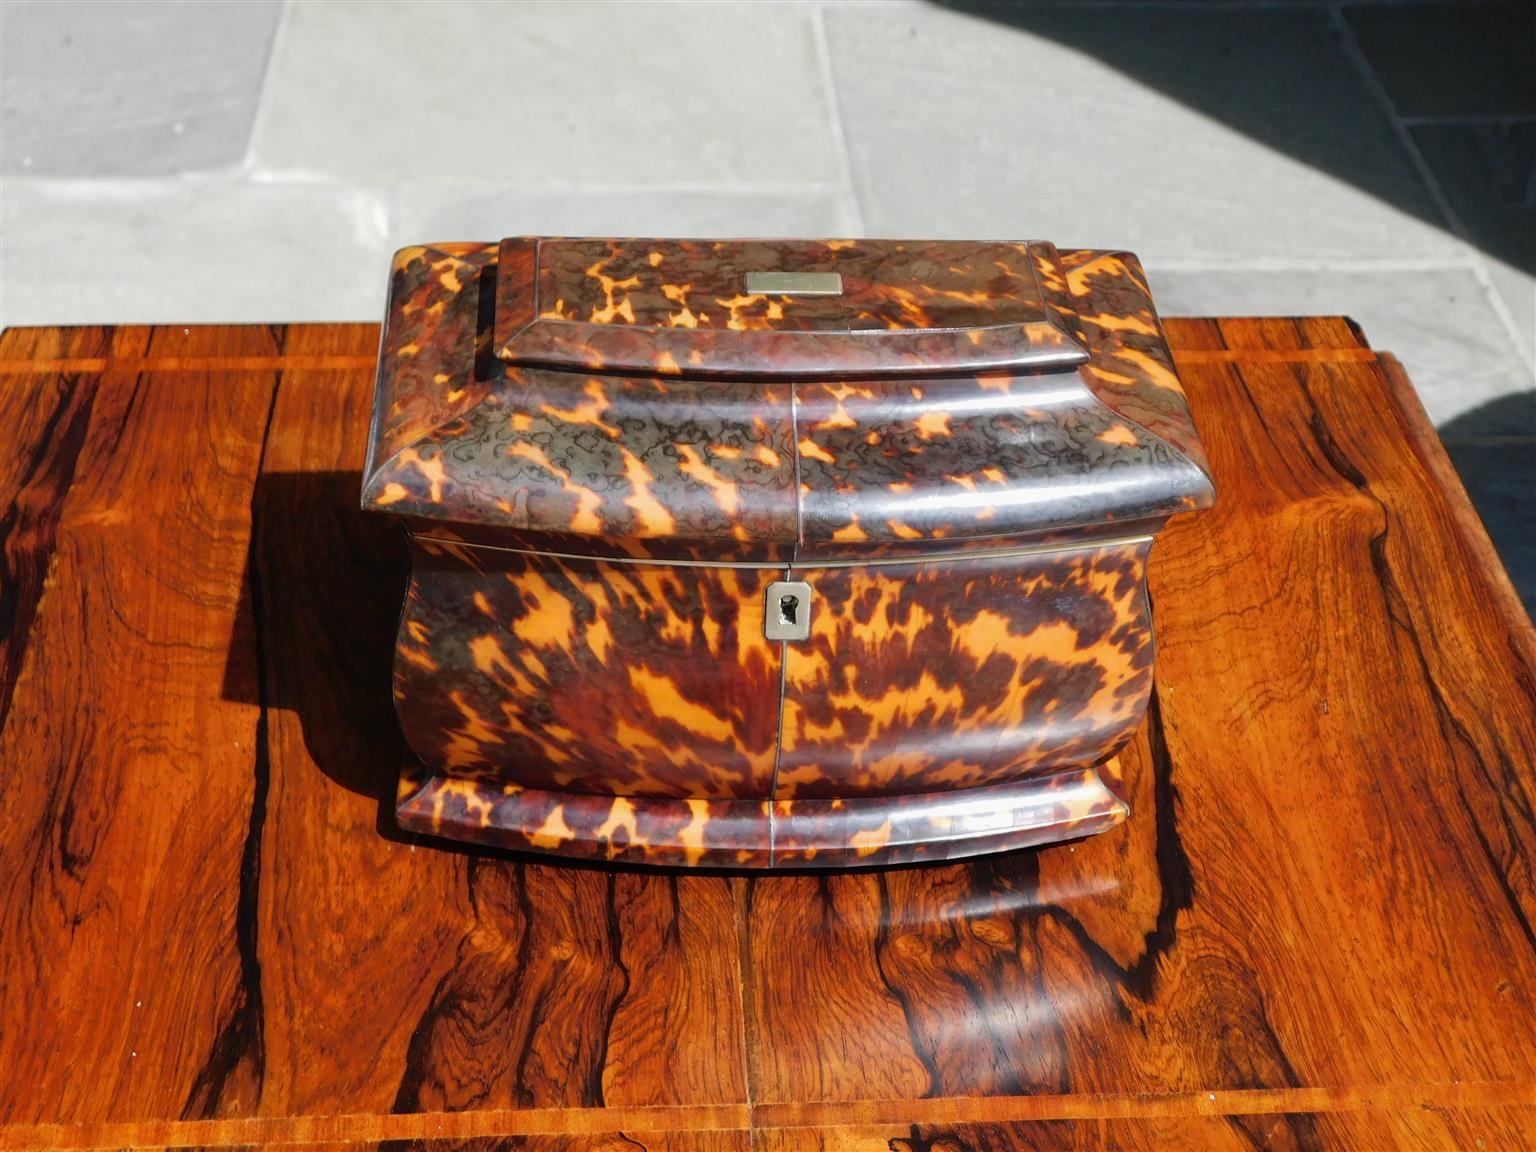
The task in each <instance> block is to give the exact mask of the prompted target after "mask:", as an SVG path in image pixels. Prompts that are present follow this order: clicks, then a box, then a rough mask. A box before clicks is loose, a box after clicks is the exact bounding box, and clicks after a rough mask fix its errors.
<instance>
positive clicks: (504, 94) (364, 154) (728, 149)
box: [253, 0, 841, 186]
mask: <svg viewBox="0 0 1536 1152" xmlns="http://www.w3.org/2000/svg"><path fill="white" fill-rule="evenodd" d="M815 16H816V14H815V11H814V9H813V8H811V7H810V6H809V5H801V4H778V3H767V2H762V3H757V2H754V3H751V4H718V5H716V4H669V3H653V2H646V0H640V2H633V3H622V4H575V3H559V2H557V3H520V4H488V3H455V2H438V0H431V2H405V0H399V2H371V3H357V2H354V3H304V4H296V5H294V6H293V8H292V9H291V12H290V15H289V19H288V23H287V26H286V27H285V28H284V32H283V36H282V37H281V40H280V42H279V44H278V47H277V50H276V52H275V53H274V56H273V64H272V74H271V76H270V78H269V81H268V94H267V100H266V104H265V106H264V108H263V112H262V116H261V118H260V122H259V124H258V127H257V132H256V139H255V144H254V152H253V155H254V160H255V163H256V164H257V166H258V168H260V169H262V170H270V171H274V172H280V173H299V174H304V175H310V176H326V175H330V176H335V177H339V178H342V179H347V180H357V181H360V182H363V183H399V182H405V181H422V180H431V179H439V178H440V179H444V180H476V179H480V180H488V181H492V182H494V183H498V184H508V185H510V184H519V185H530V186H540V185H544V186H548V185H551V184H555V185H565V186H573V185H575V186H587V185H590V184H624V185H629V186H637V185H645V184H678V183H685V184H687V183H696V184H709V185H716V184H718V185H733V184H742V183H749V182H750V183H758V184H773V185H779V184H799V183H831V182H835V181H836V180H837V179H839V173H840V171H841V168H840V163H839V159H838V154H837V151H836V148H835V145H834V133H833V129H832V118H831V112H830V105H829V102H828V96H827V92H826V90H825V85H824V84H823V79H822V76H823V66H822V63H821V57H820V56H819V55H818V51H817V47H816V35H815Z"/></svg>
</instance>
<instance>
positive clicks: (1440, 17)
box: [1345, 3, 1536, 117]
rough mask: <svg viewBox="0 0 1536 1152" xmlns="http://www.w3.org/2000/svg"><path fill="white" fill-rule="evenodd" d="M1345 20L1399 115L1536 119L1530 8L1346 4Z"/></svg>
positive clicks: (1534, 9)
mask: <svg viewBox="0 0 1536 1152" xmlns="http://www.w3.org/2000/svg"><path fill="white" fill-rule="evenodd" d="M1345 19H1346V20H1348V21H1349V27H1350V30H1351V31H1352V32H1353V33H1354V35H1355V39H1356V41H1357V42H1358V43H1359V45H1360V48H1361V50H1362V51H1363V52H1364V53H1365V58H1366V60H1367V61H1369V62H1370V65H1371V68H1372V69H1373V70H1374V71H1375V73H1376V77H1377V79H1379V80H1380V81H1381V83H1382V87H1384V88H1385V89H1386V90H1387V95H1388V96H1390V97H1391V99H1392V103H1393V105H1394V106H1395V107H1396V108H1397V111H1398V113H1399V114H1400V115H1402V116H1410V117H1419V116H1429V117H1433V116H1529V115H1536V5H1532V4H1530V3H1518V4H1391V5H1377V4H1372V5H1363V6H1356V5H1351V6H1350V7H1348V8H1347V9H1345Z"/></svg>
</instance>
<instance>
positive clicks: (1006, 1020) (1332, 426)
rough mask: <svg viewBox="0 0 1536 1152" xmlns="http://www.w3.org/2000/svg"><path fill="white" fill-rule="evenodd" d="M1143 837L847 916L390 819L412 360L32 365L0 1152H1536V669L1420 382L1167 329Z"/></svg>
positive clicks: (229, 345) (281, 346)
mask: <svg viewBox="0 0 1536 1152" xmlns="http://www.w3.org/2000/svg"><path fill="white" fill-rule="evenodd" d="M1168 327H1169V335H1170V339H1171V342H1172V343H1173V345H1174V347H1175V348H1176V350H1178V352H1179V360H1180V365H1181V371H1182V375H1183V377H1184V380H1185V383H1186V386H1187V388H1188V390H1189V393H1190V395H1191V398H1192V401H1193V403H1194V405H1195V410H1196V414H1197V418H1198V419H1199V420H1200V427H1201V432H1202V436H1203V438H1204V440H1205V444H1206V447H1207V449H1208V451H1209V453H1210V456H1211V460H1212V464H1213V467H1214V469H1215V471H1216V483H1217V487H1218V490H1219V491H1220V492H1221V494H1222V495H1221V501H1220V503H1219V504H1218V505H1217V507H1216V508H1215V509H1214V510H1213V511H1210V512H1206V513H1204V514H1202V515H1201V516H1199V517H1195V518H1187V519H1184V520H1176V521H1174V522H1173V523H1172V524H1171V525H1170V526H1169V528H1168V530H1167V532H1166V533H1165V534H1164V536H1163V537H1161V538H1160V539H1159V542H1158V545H1157V547H1156V548H1155V549H1154V551H1153V555H1152V566H1151V586H1152V595H1153V600H1154V604H1155V611H1156V614H1157V626H1158V637H1159V641H1160V645H1159V653H1158V659H1159V664H1158V672H1157V681H1158V687H1157V694H1156V699H1155V702H1154V706H1153V708H1152V710H1151V713H1150V715H1149V717H1148V721H1147V723H1146V725H1145V726H1144V727H1143V729H1142V731H1141V733H1140V734H1139V735H1138V737H1137V738H1136V740H1135V741H1134V742H1133V743H1132V744H1131V745H1130V746H1129V747H1128V748H1127V750H1126V752H1125V753H1124V754H1123V756H1122V764H1123V767H1124V770H1125V772H1126V778H1127V784H1128V788H1129V790H1130V796H1131V801H1132V804H1133V809H1134V812H1133V815H1132V817H1131V819H1130V820H1129V821H1128V822H1127V823H1126V824H1124V825H1123V826H1121V827H1120V828H1117V829H1115V830H1113V831H1110V832H1107V833H1105V834H1103V835H1102V836H1099V837H1096V838H1093V839H1090V840H1086V841H1082V842H1079V843H1075V844H1065V845H1059V846H1056V847H1052V848H1048V849H1043V850H1039V851H1025V852H1018V853H1012V854H1007V855H1002V856H997V857H992V858H986V859H981V860H975V861H971V862H967V863H961V864H950V865H940V866H932V867H915V868H906V869H896V870H889V871H883V872H881V871H874V872H854V873H847V874H838V875H824V874H823V875H817V874H809V875H789V876H751V877H748V876H742V875H729V874H702V875H682V876H679V875H672V874H662V873H655V872H646V871H641V870H636V869H614V870H605V869H601V868H596V867H586V866H575V865H564V864H554V863H546V862H538V861H533V860H524V859H518V858H514V857H511V856H504V855H497V854H494V853H489V852H481V851H474V850H470V849H466V848H463V847H456V846H451V845H443V844H439V843H434V842H429V841H420V840H416V841H413V840H411V839H410V838H407V837H404V836H402V835H400V834H398V833H396V832H394V831H393V829H392V827H391V826H390V823H389V817H388V813H389V812H390V808H391V802H392V799H393V784H394V776H395V771H396V768H397V766H398V763H399V756H400V753H401V744H400V738H399V735H398V730H397V728H396V726H395V724H394V719H393V716H392V712H391V706H390V697H389V664H390V658H391V651H392V644H393V629H394V623H395V620H394V613H395V611H396V607H397V606H398V604H399V598H400V589H401V581H402V580H403V578H404V567H403V564H404V556H403V550H402V548H401V546H400V542H399V541H398V539H396V538H395V537H394V536H393V535H392V533H391V532H390V531H389V530H388V528H387V527H386V526H382V525H377V524H374V523H372V522H371V521H369V520H368V519H365V518H364V517H363V516H362V515H361V514H360V513H359V512H358V511H357V510H356V493H357V491H358V473H359V469H360V468H361V464H362V459H361V454H362V448H363V443H364V440H365V435H364V421H365V419H366V415H367V410H368V403H369V399H370V396H371V390H372V380H371V366H372V352H373V347H374V343H375V341H376V338H377V329H376V328H375V327H373V326H372V325H338V326H312V327H305V326H294V327H287V328H283V327H255V326H252V327H226V328H191V329H184V328H180V327H175V328H164V329H143V328H120V329H105V328H81V329H39V330H23V331H13V332H10V333H7V334H6V335H5V336H4V338H3V340H0V434H3V435H4V436H5V437H6V438H7V441H8V442H7V445H6V449H7V450H6V451H5V452H4V453H0V508H3V509H4V510H5V511H4V516H3V519H0V558H3V560H0V564H3V566H0V722H3V725H4V727H3V731H0V990H3V998H0V1148H17V1147H35V1146H51V1145H68V1146H81V1147H122V1146H129V1145H135V1146H170V1145H198V1146H231V1145H248V1144H262V1143H287V1144H298V1145H303V1146H306V1147H348V1148H362V1147H374V1146H378V1145H380V1144H383V1143H391V1144H393V1142H397V1141H404V1142H406V1143H408V1144H419V1145H420V1146H421V1147H424V1148H432V1149H437V1148H442V1149H447V1148H449V1147H452V1148H487V1149H489V1148H492V1147H496V1148H504V1147H515V1148H527V1149H533V1150H543V1149H556V1148H558V1149H572V1148H581V1149H593V1148H604V1149H606V1148H610V1147H611V1148H620V1147H629V1148H633V1147H644V1148H652V1149H685V1150H687V1149H699V1150H705V1149H711V1150H712V1149H745V1148H747V1147H748V1146H749V1143H750V1145H751V1146H753V1147H756V1148H759V1149H771V1150H775V1152H778V1150H789V1149H804V1148H813V1149H814V1148H825V1149H864V1148H870V1149H885V1148H894V1149H899V1150H902V1152H907V1150H911V1152H917V1150H925V1149H934V1148H941V1149H945V1150H953V1149H977V1150H980V1149H1002V1148H1072V1147H1097V1146H1101V1145H1111V1146H1115V1147H1123V1148H1161V1147H1199V1148H1219V1149H1225V1148H1252V1147H1255V1146H1257V1147H1265V1148H1269V1147H1278V1148H1288V1147H1290V1148H1314V1147H1321V1148H1361V1147H1391V1146H1408V1147H1449V1148H1472V1147H1479V1146H1480V1147H1484V1148H1489V1149H1506V1148H1518V1147H1523V1146H1530V1145H1531V1144H1532V1143H1533V1142H1536V1137H1533V1132H1536V929H1533V920H1536V867H1533V853H1536V824H1533V815H1532V812H1533V803H1532V799H1533V797H1532V793H1533V772H1532V765H1533V762H1536V637H1533V633H1532V630H1531V626H1530V623H1529V621H1528V620H1526V618H1525V617H1524V616H1523V614H1522V613H1521V611H1520V608H1519V605H1518V602H1517V600H1516V599H1515V597H1514V594H1513V592H1512V590H1511V589H1510V587H1509V585H1508V582H1507V580H1506V579H1505V578H1504V575H1503V572H1502V570H1501V569H1500V568H1499V567H1498V565H1497V561H1496V559H1495V558H1494V556H1493V553H1492V549H1491V547H1490V546H1489V544H1488V542H1487V538H1486V537H1485V536H1484V534H1483V532H1482V529H1481V527H1480V526H1479V525H1478V523H1477V521H1476V519H1475V517H1474V516H1473V514H1472V512H1471V510H1470V507H1469V506H1468V504H1467V502H1466V498H1465V495H1464V493H1462V491H1461V489H1460V487H1459V485H1458V484H1457V482H1456V480H1455V477H1454V474H1453V473H1452V472H1451V471H1450V468H1449V466H1448V465H1447V463H1446V460H1445V457H1444V454H1443V452H1442V451H1441V449H1440V447H1439V445H1438V443H1437V441H1436V440H1435V438H1434V434H1433V430H1432V429H1431V428H1430V427H1429V425H1428V424H1427V422H1426V421H1425V419H1424V416H1423V413H1422V411H1421V410H1420V409H1419V408H1418V407H1417V402H1416V401H1415V400H1414V398H1413V395H1412V391H1411V388H1410V387H1409V386H1408V385H1407V383H1406V381H1405V380H1404V379H1403V378H1402V376H1401V373H1400V371H1399V370H1398V369H1397V367H1396V365H1395V364H1394V363H1393V362H1392V361H1390V360H1389V359H1387V358H1384V357H1382V358H1378V357H1376V356H1375V354H1373V353H1371V352H1370V351H1369V350H1368V349H1366V348H1364V347H1363V345H1362V343H1361V342H1360V341H1359V340H1358V338H1357V337H1356V336H1355V334H1354V333H1353V331H1352V330H1351V328H1350V327H1349V326H1348V325H1347V324H1346V323H1345V322H1343V321H1339V320H1327V319H1323V320H1308V321H1237V320H1221V321H1216V320H1186V321H1172V322H1170V323H1169V325H1168Z"/></svg>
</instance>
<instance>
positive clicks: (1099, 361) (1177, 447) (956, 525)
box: [364, 238, 1212, 867]
mask: <svg viewBox="0 0 1536 1152" xmlns="http://www.w3.org/2000/svg"><path fill="white" fill-rule="evenodd" d="M753 273H775V274H778V275H780V276H782V275H784V274H790V276H791V277H792V279H791V281H790V282H789V283H788V284H787V285H786V290H785V291H783V292H778V291H773V292H764V291H761V290H760V287H759V288H749V286H748V283H747V277H748V276H749V275H752V274H753ZM798 273H810V274H813V275H812V276H811V278H810V279H806V280H803V281H801V282H802V283H804V284H810V285H814V286H815V291H813V292H810V293H807V294H802V293H799V292H797V291H795V290H793V286H794V281H793V276H794V275H795V274H798ZM393 276H394V280H393V283H392V291H391V305H390V309H391V310H390V319H389V323H388V325H387V326H386V333H385V342H384V347H385V355H384V357H382V358H381V362H380V365H381V374H380V379H379V388H378V394H377V397H376V406H377V410H378V412H380V413H383V414H386V415H384V416H382V417H380V418H377V419H376V423H375V429H374V443H373V445H372V453H371V456H370V465H369V469H368V472H367V475H366V477H365V491H364V502H365V504H366V505H367V506H368V507H371V508H374V509H377V510H379V511H384V512H388V513H389V514H391V515H393V516H397V517H399V518H401V519H402V520H404V521H405V522H406V523H407V524H408V525H410V527H411V529H412V531H413V532H414V533H415V534H416V542H415V545H414V549H413V557H414V561H413V568H414V573H413V579H412V582H411V586H410V590H409V593H408V596H407V600H406V606H405V612H404V614H403V618H402V622H401V632H400V639H399V643H398V647H397V657H396V665H395V692H394V694H395V698H396V700H397V703H398V711H399V714H400V718H401V725H402V728H403V730H404V733H405V736H406V739H407V741H408V742H409V744H410V746H411V749H412V751H413V752H414V753H415V754H416V756H417V757H418V758H419V761H420V765H419V767H418V768H413V769H412V772H413V773H415V775H413V776H411V780H412V785H411V787H409V788H405V789H404V790H403V791H402V799H401V804H400V809H399V811H400V819H401V820H402V822H403V823H405V824H406V825H407V826H408V827H413V828H417V829H420V830H424V831H431V832H436V833H440V834H444V835H451V836H461V837H467V838H473V839H479V840H481V841H483V842H486V843H494V844H500V845H502V846H508V847H518V848H525V849H532V850H538V851H548V852H555V853H561V854H570V855H586V856H593V857H596V858H599V859H643V860H647V861H651V862H660V863H671V864H679V865H683V866H693V865H705V864H729V865H731V866H741V865H747V866H752V867H762V866H776V867H800V866H824V865H829V864H830V865H834V866H835V865H842V864H860V863H872V862H883V861H895V860H906V859H924V858H944V857H946V856H949V855H952V854H957V853H960V854H968V853H972V852H977V851H986V850H991V849H996V848H1002V847H1009V846H1020V845H1025V844H1031V843H1041V842H1047V841H1050V840H1054V839H1061V838H1063V837H1066V836H1071V835H1081V834H1085V833H1087V832H1091V831H1096V830H1099V829H1102V828H1104V827H1108V826H1109V825H1110V824H1112V823H1114V822H1116V821H1118V820H1120V819H1123V818H1124V816H1125V814H1126V808H1125V805H1124V803H1123V802H1122V800H1121V799H1120V798H1119V795H1118V793H1117V791H1116V789H1117V788H1118V787H1119V785H1118V778H1117V776H1116V773H1115V772H1114V771H1113V770H1112V768H1111V767H1109V765H1110V763H1111V760H1110V758H1111V757H1112V756H1113V754H1114V752H1115V750H1116V749H1117V748H1118V747H1120V745H1121V744H1122V743H1123V742H1124V741H1125V740H1126V739H1127V737H1128V736H1129V735H1130V733H1131V732H1132V730H1133V729H1134V728H1135V726H1136V724H1137V723H1138V722H1139V720H1140V718H1141V716H1142V714H1143V712H1144V710H1145V708H1146V706H1147V700H1148V696H1149V693H1150V690H1151V676H1152V632H1151V620H1150V616H1149V612H1148V606H1147V602H1146V596H1145V571H1146V557H1147V552H1148V549H1149V547H1150V545H1151V538H1152V536H1153V534H1155V532H1156V531H1157V530H1158V528H1159V527H1160V526H1161V524H1162V522H1163V520H1165V519H1166V518H1167V517H1168V516H1169V515H1172V514H1173V513H1175V512H1178V511H1182V510H1186V509H1188V508H1191V507H1201V506H1203V505H1205V504H1208V503H1209V502H1210V500H1211V498H1212V491H1211V486H1210V481H1209V479H1208V477H1207V475H1206V472H1205V464H1204V456H1203V454H1202V453H1201V451H1200V447H1199V443H1198V440H1197V439H1196V437H1195V433H1194V426H1193V424H1192V423H1191V421H1190V417H1189V411H1188V407H1187V404H1186V402H1185V400H1184V396H1183V392H1182V390H1181V388H1180V386H1179V381H1178V377H1177V374H1176V373H1175V371H1174V368H1173V361H1172V358H1171V357H1170V355H1169V353H1168V349H1167V347H1166V345H1165V344H1164V342H1163V338H1162V329H1161V326H1160V324H1159V322H1158V320H1157V316H1156V313H1155V311H1154V309H1153V307H1152V302H1151V299H1150V297H1149V295H1148V293H1147V289H1146V283H1145V277H1144V276H1143V275H1142V273H1141V269H1140V266H1139V265H1138V264H1137V263H1136V260H1135V257H1133V256H1131V255H1129V254H1128V253H1113V252H1058V251H1057V250H1056V249H1055V248H1053V247H1052V246H1051V245H1049V244H1040V243H998V242H986V243H971V242H958V241H944V242H923V243H899V242H886V241H861V240H853V241H660V240H641V241H626V240H576V239H558V238H556V239H539V238H520V239H512V240H507V241H504V242H503V243H501V244H500V245H478V246H477V245H458V246H454V247H453V248H452V249H451V250H449V249H447V248H417V249H411V250H408V251H406V252H403V253H402V254H401V256H400V257H399V258H398V259H397V261H396V265H395V268H394V272H393ZM756 283H757V284H758V285H759V286H760V285H761V284H762V283H763V280H761V279H759V280H757V282H756ZM780 283H785V282H784V281H782V280H781V281H780ZM829 285H831V286H832V287H831V288H829ZM449 541H451V543H450V542H449ZM780 581H790V582H794V584H795V586H796V587H798V586H799V585H800V584H803V585H805V586H806V587H807V588H808V589H809V593H808V594H807V593H804V592H794V593H786V592H784V591H782V590H778V591H770V589H771V587H772V586H773V585H775V584H776V583H777V582H780ZM802 596H806V602H805V603H801V599H800V598H801V597H802ZM770 627H771V628H772V629H773V630H775V632H774V634H775V636H777V635H778V634H779V632H778V631H777V630H781V629H787V630H788V634H791V635H795V630H796V629H799V628H803V629H804V633H805V634H804V635H803V636H798V635H795V638H792V639H777V638H776V639H773V640H770V639H769V638H768V634H769V631H770Z"/></svg>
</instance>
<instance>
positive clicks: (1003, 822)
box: [396, 760, 1130, 868]
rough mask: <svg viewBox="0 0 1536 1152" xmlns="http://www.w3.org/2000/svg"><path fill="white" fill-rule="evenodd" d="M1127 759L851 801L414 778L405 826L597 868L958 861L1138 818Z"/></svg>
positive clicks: (402, 807) (403, 797) (404, 776)
mask: <svg viewBox="0 0 1536 1152" xmlns="http://www.w3.org/2000/svg"><path fill="white" fill-rule="evenodd" d="M1120 792H1121V790H1120V787H1119V766H1118V765H1117V764H1116V763H1115V761H1114V760H1109V761H1106V762H1105V763H1103V764H1100V765H1098V766H1097V767H1096V768H1080V769H1076V770H1073V771H1070V772H1058V773H1056V774H1054V775H1051V776H1046V777H1037V778H1033V779H1028V780H1020V781H1015V782H1013V783H1009V784H999V785H994V786H992V787H988V788H974V789H968V790H965V791H959V792H936V793H929V794H925V795H906V796H876V797H858V798H853V799H848V800H842V799H838V800H776V801H771V802H770V801H750V800H706V799H702V798H697V797H695V798H692V799H671V798H648V797H640V798H632V797H625V796H594V795H585V794H582V793H577V792H560V793H551V792H543V791H539V790H536V789H528V788H523V787H520V786H518V785H516V784H510V783H509V784H504V785H501V786H499V787H498V786H495V785H488V784H482V783H479V782H477V781H475V780H473V779H467V778H449V777H444V776H434V775H431V774H429V773H426V772H423V771H422V769H421V766H420V765H419V764H408V765H407V766H406V767H405V769H404V770H403V771H402V772H401V775H400V789H399V804H398V807H397V809H396V818H397V819H398V820H399V822H400V825H401V827H403V828H405V829H407V830H408V831H412V832H420V833H423V834H424V835H429V836H446V837H450V838H452V839H455V840H468V841H470V842H472V843H476V844H485V845H488V846H490V847H493V848H508V849H512V850H514V851H523V852H549V853H555V854H558V855H561V856H570V857H574V858H577V859H583V860H605V861H618V862H625V863H636V864H661V865H670V866H683V867H714V868H829V867H831V868H836V867H850V866H858V865H872V864H905V863H913V862H916V861H925V860H927V861H938V860H958V859H962V858H964V857H967V856H976V855H979V854H981V853H984V852H1001V851H1005V850H1007V849H1010V848H1029V847H1032V846H1034V845H1037V844H1050V843H1055V842H1056V841H1059V840H1070V839H1074V838H1076V837H1080V836H1090V835H1093V834H1094V833H1096V832H1102V831H1104V830H1105V829H1107V828H1112V827H1114V826H1115V825H1116V824H1118V823H1120V822H1121V821H1122V820H1124V819H1125V818H1126V816H1127V815H1129V811H1130V810H1129V808H1127V806H1126V804H1125V801H1124V799H1123V798H1122V797H1121V794H1120Z"/></svg>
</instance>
